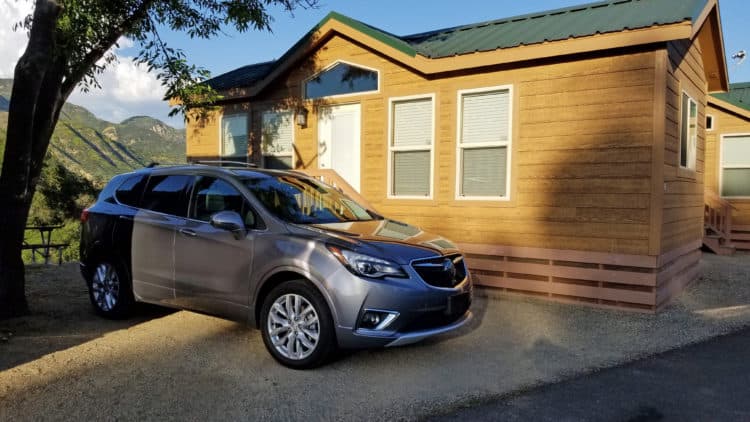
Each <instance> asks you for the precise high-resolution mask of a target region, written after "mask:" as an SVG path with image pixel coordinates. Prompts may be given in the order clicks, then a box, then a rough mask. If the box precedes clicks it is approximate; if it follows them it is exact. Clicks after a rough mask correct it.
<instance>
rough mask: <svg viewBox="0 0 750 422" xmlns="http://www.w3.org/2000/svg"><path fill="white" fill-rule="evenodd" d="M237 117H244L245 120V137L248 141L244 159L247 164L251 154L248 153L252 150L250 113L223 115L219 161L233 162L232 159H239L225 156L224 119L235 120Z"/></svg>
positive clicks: (220, 127)
mask: <svg viewBox="0 0 750 422" xmlns="http://www.w3.org/2000/svg"><path fill="white" fill-rule="evenodd" d="M235 117H244V118H245V136H246V137H247V140H246V142H245V155H243V156H242V157H244V158H245V162H247V160H248V157H249V156H250V154H249V153H248V151H249V149H250V114H249V113H229V114H222V116H221V119H220V120H219V161H232V158H239V157H240V156H239V155H224V119H227V118H230V119H231V118H235Z"/></svg>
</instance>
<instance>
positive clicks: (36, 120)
mask: <svg viewBox="0 0 750 422" xmlns="http://www.w3.org/2000/svg"><path fill="white" fill-rule="evenodd" d="M59 13H60V6H59V5H58V4H57V2H55V1H54V0H36V5H35V9H34V18H33V19H34V20H33V24H32V27H31V31H30V34H29V35H30V36H29V44H28V46H27V47H26V51H25V52H24V54H23V56H21V58H20V60H19V61H18V64H17V65H16V69H15V74H14V81H13V91H12V93H11V102H10V110H9V114H8V131H7V137H6V144H5V154H4V159H3V168H2V173H0V319H2V318H9V317H13V316H18V315H23V314H25V313H28V304H27V302H26V294H25V290H26V289H25V272H24V265H23V260H22V258H21V245H22V244H23V237H24V227H25V226H26V219H27V218H28V215H29V207H30V206H31V200H32V199H33V197H34V191H35V189H36V183H37V181H38V179H39V174H40V172H41V167H42V163H43V161H44V156H45V155H46V153H47V147H48V145H49V140H50V137H51V135H52V130H53V129H54V125H55V123H56V122H57V117H58V116H59V112H60V107H61V104H62V103H61V100H62V101H64V99H62V98H61V96H60V86H61V84H62V71H61V66H59V63H61V62H62V58H60V57H59V56H58V53H57V52H56V50H55V30H56V23H57V17H58V15H59Z"/></svg>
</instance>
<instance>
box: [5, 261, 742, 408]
mask: <svg viewBox="0 0 750 422" xmlns="http://www.w3.org/2000/svg"><path fill="white" fill-rule="evenodd" d="M701 265H702V266H703V277H702V278H701V279H700V280H699V281H698V282H696V283H694V284H693V285H692V286H690V287H689V288H688V289H687V291H686V292H685V293H683V294H682V295H681V296H680V297H679V299H678V301H677V302H676V303H675V304H673V305H672V306H670V307H669V308H667V309H666V310H665V311H664V312H662V313H661V314H659V315H641V314H631V313H626V312H621V311H609V310H599V309H592V308H587V307H582V306H574V305H561V304H555V303H548V302H542V301H537V300H534V299H526V298H521V297H508V296H497V297H493V298H484V297H478V298H477V300H476V302H475V304H474V305H473V309H474V313H475V316H476V318H475V320H474V321H473V322H472V325H471V326H469V327H466V328H465V329H463V330H462V331H460V332H458V333H455V334H451V335H446V336H442V337H439V338H436V339H431V340H428V341H425V342H423V343H420V344H417V345H414V346H410V347H404V348H396V349H382V350H368V351H360V352H352V353H347V354H345V355H342V356H341V357H340V358H339V359H338V360H337V361H335V362H333V363H332V364H330V365H328V366H325V367H323V368H320V369H317V370H314V371H293V370H289V369H286V368H284V367H282V366H280V365H278V364H277V363H275V361H273V360H272V358H271V357H270V356H269V355H268V353H267V352H266V351H265V349H264V347H263V342H262V340H261V336H260V333H259V332H258V331H256V330H254V329H251V328H248V327H246V326H243V325H241V324H237V323H233V322H228V321H224V320H220V319H217V318H212V317H208V316H204V315H199V314H195V313H190V312H168V311H162V310H158V309H154V308H151V307H144V308H143V309H142V310H141V311H140V312H139V315H138V317H137V318H135V319H133V320H129V321H125V322H111V321H104V320H100V319H98V318H97V317H95V316H94V315H93V314H92V312H91V311H90V310H89V305H88V304H87V303H86V301H87V298H86V297H85V290H84V289H83V283H82V281H81V280H80V278H79V276H78V275H77V273H76V269H75V266H73V265H71V266H64V267H63V268H61V269H60V268H55V267H49V268H46V269H34V270H32V271H31V275H30V281H29V291H30V300H31V305H32V306H33V307H34V309H35V314H33V315H31V316H29V317H25V318H19V319H15V320H10V321H4V322H0V335H1V334H2V333H3V332H7V331H11V332H13V336H12V337H10V338H9V340H8V341H5V342H0V370H2V372H0V420H8V421H10V420H13V421H21V420H45V419H49V420H55V419H57V420H70V419H75V420H86V419H93V420H114V419H119V420H123V419H124V420H135V419H139V420H140V419H160V420H163V419H171V420H175V419H179V420H203V419H223V420H225V419H247V420H302V419H304V420H364V419H367V420H393V419H419V418H421V417H424V416H428V415H434V414H439V413H443V412H446V411H450V410H451V409H455V408H456V407H461V406H466V405H471V404H474V403H477V402H481V401H484V400H488V399H492V398H497V397H500V396H503V395H505V394H509V393H511V392H514V391H518V390H520V389H525V388H530V387H532V386H535V385H539V384H544V383H550V382H555V381H558V380H561V379H565V378H568V377H570V376H573V375H576V374H581V373H585V372H589V371H593V370H596V369H599V368H604V367H608V366H612V365H615V364H619V363H622V362H625V361H630V360H634V359H636V358H638V357H642V356H645V355H648V354H652V353H656V352H661V351H665V350H669V349H673V348H676V347H680V346H682V345H685V344H689V343H694V342H698V341H701V340H705V339H708V338H711V337H714V336H717V335H720V334H725V333H728V332H732V331H736V330H738V329H740V328H742V327H745V326H748V325H750V256H748V255H738V256H734V257H718V256H715V255H708V254H706V255H705V256H704V259H703V262H702V264H701ZM480 294H481V293H480Z"/></svg>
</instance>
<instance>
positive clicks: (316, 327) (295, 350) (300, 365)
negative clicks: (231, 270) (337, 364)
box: [260, 280, 336, 369]
mask: <svg viewBox="0 0 750 422" xmlns="http://www.w3.org/2000/svg"><path fill="white" fill-rule="evenodd" d="M260 316H261V318H260V329H261V332H262V334H263V343H265V345H266V348H267V349H268V351H269V352H270V353H271V356H273V357H274V358H275V359H276V360H277V361H278V362H280V363H281V364H282V365H284V366H287V367H289V368H293V369H310V368H315V367H317V366H320V365H322V364H323V363H325V362H326V361H327V360H328V359H329V358H330V357H331V356H332V355H333V353H334V352H335V350H336V334H335V332H334V328H333V318H332V317H331V311H330V309H329V308H328V304H327V303H326V301H325V299H324V298H323V296H322V295H321V294H320V292H319V291H318V290H317V289H316V288H315V286H313V285H312V284H311V283H310V282H308V281H306V280H292V281H287V282H284V283H281V284H279V285H278V286H276V287H274V288H273V289H272V290H271V292H270V293H269V294H268V295H267V296H266V298H265V300H264V301H263V307H262V308H261V314H260Z"/></svg>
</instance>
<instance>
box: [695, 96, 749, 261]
mask: <svg viewBox="0 0 750 422" xmlns="http://www.w3.org/2000/svg"><path fill="white" fill-rule="evenodd" d="M706 216H707V221H706V223H707V231H708V233H707V236H706V239H705V243H706V246H708V247H709V248H711V250H713V251H715V252H716V253H719V254H731V253H734V251H735V250H743V251H750V83H740V84H732V85H730V86H729V92H728V93H720V94H713V95H710V96H709V97H708V108H707V110H706Z"/></svg>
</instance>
